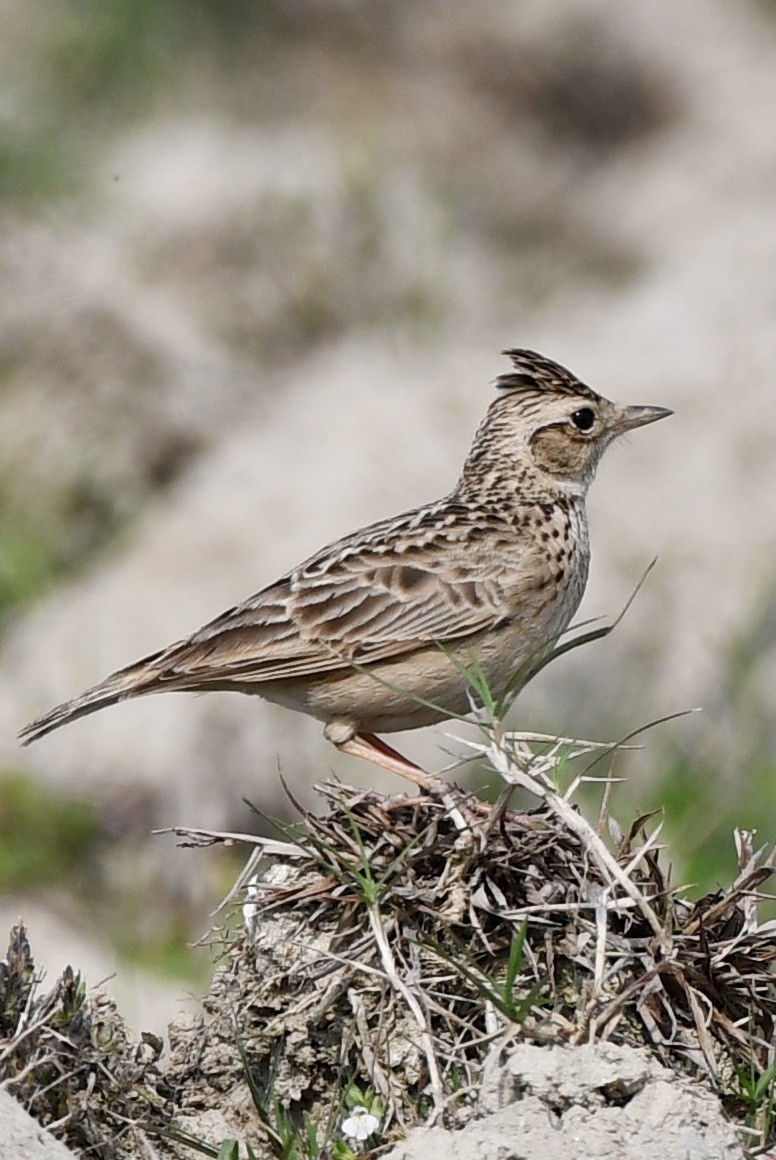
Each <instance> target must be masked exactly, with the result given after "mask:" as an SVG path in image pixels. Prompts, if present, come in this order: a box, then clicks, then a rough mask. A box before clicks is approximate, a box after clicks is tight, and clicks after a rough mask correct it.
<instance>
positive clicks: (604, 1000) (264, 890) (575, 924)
mask: <svg viewBox="0 0 776 1160" xmlns="http://www.w3.org/2000/svg"><path fill="white" fill-rule="evenodd" d="M529 740H530V743H529ZM593 748H594V747H592V746H588V745H586V744H585V743H578V742H573V743H565V742H555V743H551V742H549V741H548V739H542V740H538V739H536V738H531V739H528V738H527V737H526V735H521V736H517V735H515V734H506V733H503V732H500V733H499V735H498V736H497V737H493V736H490V737H489V738H487V739H486V741H485V743H484V744H483V746H482V749H483V751H484V752H483V756H484V757H485V758H486V759H487V761H488V762H489V764H490V766H491V768H492V769H494V770H497V771H498V772H499V774H500V775H501V777H502V779H503V782H504V785H505V790H504V793H503V794H502V795H501V797H500V799H499V801H498V802H496V804H495V805H488V804H485V803H483V802H481V801H479V800H478V799H476V798H474V797H472V796H471V795H469V794H467V793H465V792H464V791H462V790H459V789H456V788H453V787H450V786H445V787H442V786H441V784H440V786H439V787H436V786H434V787H432V788H430V789H429V790H427V791H423V792H420V793H417V794H415V793H413V794H412V795H407V794H397V795H390V796H387V795H383V794H379V793H377V792H375V791H361V790H355V789H352V788H349V787H347V786H343V785H341V784H332V783H329V784H326V785H324V786H322V787H321V789H320V792H321V794H322V795H323V798H324V799H325V803H326V810H325V812H324V814H323V816H316V815H313V814H310V813H304V812H303V814H302V823H301V825H300V826H298V827H297V828H296V830H295V832H294V834H293V835H292V834H289V833H287V834H285V835H284V839H285V840H283V841H270V840H267V839H259V838H251V837H248V836H246V835H214V834H209V833H207V832H203V831H198V832H193V831H185V832H184V833H183V839H184V841H187V842H197V843H205V844H206V843H209V842H213V841H221V840H226V839H228V840H230V841H233V840H235V838H241V839H244V840H245V841H246V842H251V843H254V844H255V847H256V848H255V850H254V851H253V852H252V854H251V857H250V859H249V862H248V865H247V867H246V870H245V872H244V874H243V876H242V878H241V882H240V883H239V884H238V886H237V888H236V892H235V893H236V896H239V898H240V900H241V902H242V910H243V913H242V919H243V921H242V922H241V923H240V929H239V931H238V933H237V934H234V933H232V934H230V935H227V934H225V933H223V932H222V935H221V938H220V943H221V948H220V949H221V954H222V960H221V963H220V966H219V968H218V970H217V972H216V975H215V978H214V980H213V984H212V987H211V991H210V994H209V996H208V997H207V1000H206V1011H207V1017H206V1018H205V1019H204V1020H201V1021H197V1020H191V1019H190V1020H189V1021H188V1022H186V1023H181V1024H179V1025H177V1026H173V1028H171V1029H170V1058H169V1060H168V1061H167V1062H166V1064H165V1066H164V1068H162V1067H161V1064H160V1062H159V1060H158V1058H157V1054H156V1053H154V1052H152V1055H151V1056H149V1055H148V1054H146V1055H145V1056H144V1055H143V1054H142V1047H143V1045H128V1043H127V1041H126V1037H124V1039H122V1033H121V1031H118V1032H116V1031H114V1032H112V1033H111V1035H112V1037H113V1041H112V1042H111V1043H110V1044H109V1045H107V1046H106V1045H105V1044H104V1043H101V1042H100V1039H99V1035H97V1036H95V1026H96V1024H95V1022H94V1016H93V1014H91V1012H89V1011H88V1010H87V1008H86V1006H85V1004H84V1002H83V1000H82V999H81V1000H80V1001H79V1000H77V999H76V998H74V996H75V995H76V994H77V993H79V987H78V983H77V980H76V979H75V978H74V977H71V983H70V987H69V989H68V986H66V985H65V986H64V988H63V982H62V981H60V984H59V990H57V991H56V995H55V994H54V993H53V992H52V996H49V997H47V998H46V999H43V1000H35V999H33V998H32V994H31V992H30V991H29V990H28V991H27V992H25V987H28V984H29V973H28V974H27V975H25V970H26V968H25V966H24V963H25V961H26V959H25V953H26V952H24V951H23V950H22V951H20V950H19V945H20V944H19V945H17V948H16V950H15V951H14V952H13V954H14V955H15V956H16V957H15V958H13V959H12V958H10V957H9V959H8V960H7V961H6V967H5V969H4V972H3V973H2V975H0V998H1V999H2V1012H1V1013H0V1018H1V1019H2V1021H3V1022H2V1027H3V1034H4V1035H5V1036H6V1041H5V1044H4V1046H3V1048H2V1054H1V1056H0V1057H1V1058H2V1060H3V1074H4V1076H5V1082H6V1084H7V1086H8V1087H9V1088H10V1090H11V1091H12V1092H13V1093H14V1094H15V1095H16V1096H17V1098H19V1099H20V1100H21V1101H22V1102H23V1103H25V1105H26V1106H28V1107H30V1109H31V1111H32V1112H33V1114H35V1115H36V1116H38V1118H39V1119H40V1120H41V1122H42V1123H44V1124H46V1125H48V1126H53V1127H54V1128H55V1130H56V1131H57V1132H58V1134H60V1135H62V1136H63V1138H64V1139H66V1140H67V1141H68V1142H76V1141H86V1140H88V1141H89V1142H90V1143H93V1144H95V1143H96V1141H97V1139H98V1137H99V1133H100V1131H103V1132H104V1133H105V1135H106V1138H107V1137H111V1139H112V1146H113V1148H114V1149H115V1150H114V1152H110V1151H105V1152H104V1153H103V1152H100V1153H98V1154H100V1155H103V1154H104V1155H106V1156H112V1155H116V1156H119V1155H122V1156H123V1155H127V1156H129V1155H140V1154H141V1153H140V1152H139V1151H138V1152H133V1151H131V1149H130V1147H129V1145H130V1141H131V1140H132V1139H133V1135H132V1134H133V1133H135V1134H137V1133H142V1134H143V1138H144V1139H145V1140H149V1139H152V1140H153V1141H154V1148H155V1150H156V1154H158V1155H159V1156H176V1157H183V1156H191V1155H192V1154H193V1153H192V1151H191V1149H192V1148H196V1149H197V1150H199V1151H200V1152H204V1153H205V1154H209V1155H213V1156H216V1155H220V1156H226V1155H229V1156H234V1157H237V1156H238V1155H239V1156H241V1157H242V1156H244V1155H246V1154H247V1155H249V1156H250V1155H255V1156H260V1157H265V1156H266V1157H286V1158H289V1160H293V1158H297V1160H306V1158H309V1160H314V1158H315V1157H321V1158H322V1157H324V1156H327V1155H329V1156H336V1157H342V1158H346V1157H349V1156H353V1155H355V1154H356V1153H358V1152H359V1150H361V1151H363V1150H364V1149H368V1148H371V1149H372V1150H371V1151H370V1153H369V1154H370V1155H378V1154H379V1153H380V1152H381V1151H382V1150H383V1149H384V1147H385V1146H386V1145H387V1144H388V1143H389V1142H390V1141H391V1140H392V1139H395V1138H397V1137H398V1136H401V1135H403V1134H404V1133H406V1131H407V1130H408V1129H409V1128H410V1127H412V1126H413V1125H414V1124H416V1123H418V1122H426V1123H429V1122H431V1123H440V1124H445V1125H447V1126H448V1127H453V1126H459V1125H462V1124H464V1123H465V1122H466V1121H467V1120H468V1119H470V1118H471V1117H473V1116H474V1115H476V1114H477V1094H478V1087H479V1084H480V1082H481V1078H482V1075H483V1069H484V1068H485V1067H486V1066H493V1065H494V1063H496V1064H497V1061H498V1059H499V1058H500V1056H501V1055H502V1054H503V1052H504V1051H505V1050H506V1049H507V1048H508V1046H509V1045H510V1043H511V1042H512V1041H513V1040H514V1039H515V1038H516V1037H522V1038H528V1039H530V1040H532V1041H533V1042H538V1043H545V1042H554V1043H557V1042H563V1043H567V1044H571V1045H573V1044H580V1043H586V1042H590V1041H596V1040H602V1039H609V1040H612V1041H614V1042H618V1043H627V1044H631V1045H639V1046H647V1047H648V1048H649V1049H650V1050H651V1051H652V1052H654V1054H655V1055H656V1056H657V1057H659V1059H660V1061H661V1062H662V1063H663V1064H664V1065H666V1066H669V1067H671V1068H673V1069H674V1070H676V1071H680V1072H683V1073H685V1074H691V1075H696V1076H700V1077H702V1078H703V1079H704V1080H705V1082H707V1083H709V1084H711V1085H712V1086H713V1088H714V1089H715V1090H716V1091H717V1092H718V1093H719V1094H720V1096H721V1098H724V1099H725V1100H726V1102H727V1106H728V1109H729V1111H730V1113H731V1114H732V1115H733V1116H734V1117H735V1118H736V1119H738V1120H742V1121H743V1120H746V1119H748V1120H749V1122H750V1126H751V1128H752V1137H751V1139H752V1141H753V1142H755V1141H756V1142H757V1143H760V1144H762V1145H764V1144H765V1143H766V1142H767V1140H768V1139H769V1137H770V1136H771V1135H772V1131H771V1126H770V1112H771V1108H770V1099H769V1098H768V1099H766V1094H767V1093H766V1086H767V1089H768V1090H770V1087H771V1086H772V1084H771V1083H770V1081H771V1080H772V1079H773V1069H772V1063H773V1039H774V1035H773V1032H774V1025H773V1015H774V1003H775V998H774V988H773V975H772V967H771V964H772V961H773V959H774V957H775V956H776V932H775V931H774V926H773V924H770V923H764V924H760V923H759V922H758V917H757V903H758V890H760V889H761V887H762V885H763V883H764V882H765V880H766V879H767V878H768V877H769V875H770V874H771V872H772V866H773V856H770V857H765V853H764V851H755V850H754V849H753V846H752V839H751V835H748V834H744V833H739V834H737V835H736V842H737V851H738V861H739V873H738V875H737V877H736V879H735V881H734V882H733V883H732V884H731V885H730V886H728V887H726V888H724V889H720V890H719V891H717V892H716V893H715V894H713V895H708V896H707V897H705V898H703V899H701V900H700V901H697V902H690V901H688V900H687V899H686V898H685V897H683V895H682V893H681V892H680V891H677V889H676V888H675V887H674V886H673V885H672V884H671V882H670V880H669V877H668V872H667V870H666V869H665V866H664V864H663V862H664V860H663V858H662V853H661V850H660V848H659V846H658V843H657V837H658V833H659V827H656V826H655V824H654V820H650V819H648V818H638V819H636V820H635V821H634V822H633V824H632V825H631V826H630V827H629V829H628V830H627V832H620V831H619V830H618V829H617V827H616V826H614V824H613V823H611V822H610V821H608V820H607V819H606V817H605V810H604V811H602V817H601V818H599V821H598V824H597V825H595V826H594V825H591V824H590V823H588V822H587V821H586V820H585V818H584V817H583V815H582V814H581V813H580V812H579V811H578V810H577V808H576V807H575V806H574V804H573V802H572V798H573V794H574V792H575V789H576V786H577V785H578V784H579V781H580V778H579V777H578V778H576V779H575V780H574V782H573V783H572V785H571V787H570V789H569V790H567V791H566V792H565V793H561V792H559V791H558V790H557V789H556V788H555V787H556V782H557V780H558V777H559V775H560V774H561V773H562V771H563V770H564V769H565V768H566V763H567V762H568V760H569V758H571V757H574V756H577V757H579V756H580V755H584V754H585V753H590V752H591V751H592V749H593ZM515 788H520V789H521V790H522V791H523V793H524V794H525V793H527V794H529V795H531V797H532V799H533V804H532V805H531V808H527V809H515V808H511V807H510V804H509V796H510V794H511V793H512V792H513V791H514V789H515ZM650 828H651V830H652V832H651V834H650V833H649V830H650ZM64 978H65V977H63V979H64ZM25 980H26V981H25ZM73 988H75V991H74V990H73ZM55 990H56V989H55ZM117 1026H120V1025H119V1024H117ZM148 1050H149V1048H148V1045H146V1051H148ZM133 1053H134V1054H133ZM138 1053H139V1054H138ZM133 1068H134V1069H135V1070H134V1072H133ZM766 1081H768V1083H767V1085H766ZM758 1085H759V1087H758ZM755 1089H757V1091H758V1092H759V1095H757V1098H755V1095H756V1091H755ZM117 1123H121V1124H122V1126H123V1128H124V1130H125V1133H126V1135H125V1139H126V1142H127V1150H125V1151H121V1147H123V1145H121V1144H120V1142H117V1141H116V1139H115V1134H116V1125H117ZM130 1126H131V1129H132V1131H131V1132H130V1131H129V1130H128V1129H129V1127H130ZM134 1138H136V1136H135V1137H134ZM367 1141H368V1142H367ZM133 1146H136V1145H133ZM229 1148H233V1151H231V1152H229V1151H228V1149H229ZM219 1149H220V1151H219ZM243 1149H251V1151H244V1150H243Z"/></svg>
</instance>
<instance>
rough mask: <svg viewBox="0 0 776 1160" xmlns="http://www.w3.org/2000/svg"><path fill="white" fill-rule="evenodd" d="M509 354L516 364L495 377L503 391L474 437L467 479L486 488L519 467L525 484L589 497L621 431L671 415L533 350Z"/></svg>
mask: <svg viewBox="0 0 776 1160" xmlns="http://www.w3.org/2000/svg"><path fill="white" fill-rule="evenodd" d="M504 354H506V355H508V357H509V358H510V359H511V360H512V365H513V367H514V369H513V370H512V371H510V372H508V373H507V374H504V375H500V376H499V378H498V379H497V380H496V387H497V390H498V397H497V398H496V399H495V400H494V401H493V403H491V405H490V408H489V409H488V412H487V414H486V416H485V418H484V420H483V422H482V424H481V425H480V428H479V430H478V432H477V434H476V436H475V439H474V443H473V445H472V449H471V451H470V453H469V456H468V458H467V460H466V464H465V466H464V473H463V477H462V483H464V482H466V481H468V482H469V483H471V484H474V483H476V480H477V479H478V478H479V479H480V480H481V481H482V483H483V484H485V485H486V486H487V483H488V482H495V479H494V477H493V473H494V471H497V470H498V467H499V465H500V467H501V471H502V472H503V471H504V470H506V471H510V472H517V475H518V478H519V482H520V483H524V484H526V485H527V484H529V482H533V483H534V484H535V485H538V486H539V487H540V488H542V487H543V486H547V487H549V488H550V489H555V490H559V491H564V492H568V493H575V494H578V495H584V494H585V492H586V491H587V489H588V487H589V486H590V483H591V482H592V479H593V476H594V475H595V471H596V468H597V466H598V463H599V461H600V459H601V456H602V455H603V453H604V451H605V450H606V448H607V447H608V446H609V444H610V443H611V442H612V441H613V440H614V439H616V438H617V437H618V435H624V434H625V433H626V432H627V431H633V430H635V428H637V427H644V426H646V424H647V423H655V422H656V421H657V420H658V419H663V418H665V417H666V416H667V415H670V414H672V412H671V411H669V410H668V409H667V408H666V407H632V406H624V405H622V404H619V403H612V402H610V400H609V399H605V398H603V396H602V395H598V394H596V392H595V391H593V390H591V389H590V387H588V386H586V385H585V384H584V383H582V382H580V380H579V379H577V378H576V377H575V376H574V375H572V374H571V373H570V371H567V370H566V369H565V368H564V367H562V366H560V365H559V364H558V363H555V362H552V361H551V360H550V359H548V358H544V357H543V356H542V355H540V354H536V353H535V352H534V351H530V350H507V351H504Z"/></svg>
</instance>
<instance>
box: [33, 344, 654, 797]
mask: <svg viewBox="0 0 776 1160" xmlns="http://www.w3.org/2000/svg"><path fill="white" fill-rule="evenodd" d="M505 353H506V354H508V355H509V357H510V359H511V360H512V364H513V370H512V371H510V372H509V373H508V374H505V375H502V376H501V377H500V378H499V379H497V381H496V386H497V389H498V395H497V397H496V399H495V400H494V401H493V402H492V403H491V405H490V408H489V410H488V412H487V414H486V416H485V418H484V420H483V422H482V424H481V425H480V428H479V430H478V431H477V434H476V436H475V438H474V443H473V444H472V448H471V450H470V452H469V455H468V457H467V459H466V462H465V463H464V467H463V472H462V474H461V478H460V479H459V481H458V483H457V484H456V486H455V487H454V488H453V490H452V491H451V492H450V494H449V495H448V496H446V497H445V498H444V499H440V500H437V501H436V502H435V503H430V504H427V505H425V506H423V507H419V508H415V509H414V510H412V511H409V512H405V513H404V514H403V515H399V516H395V517H394V518H393V519H387V520H381V521H379V522H378V523H375V524H371V525H369V526H368V527H366V528H362V529H360V530H359V531H357V532H353V533H352V534H351V535H349V536H345V537H344V538H343V539H341V540H337V541H335V542H334V543H332V544H329V545H328V546H327V547H325V548H323V549H322V550H321V551H320V552H318V553H317V554H316V555H314V556H311V557H310V558H309V559H308V560H306V561H305V562H304V563H302V564H300V565H299V567H298V568H295V569H294V570H293V571H292V572H289V573H288V575H286V576H283V577H282V578H281V579H280V580H278V581H276V582H275V583H274V584H271V585H270V586H269V587H267V588H264V589H262V591H261V592H259V593H257V594H256V595H255V596H251V597H249V599H248V600H246V601H244V602H243V603H242V604H238V605H236V606H235V607H234V608H230V609H229V610H228V611H227V612H224V613H223V614H222V615H221V616H219V617H217V619H216V620H213V621H211V622H210V623H209V624H206V625H205V626H204V627H203V628H200V629H199V630H198V631H197V632H195V633H194V634H193V635H192V636H190V637H188V638H187V639H185V640H182V641H178V642H177V643H176V644H173V645H170V646H169V647H168V648H166V649H163V650H162V651H161V652H158V653H154V654H153V655H152V656H149V657H146V658H145V659H144V660H141V661H138V662H137V663H136V664H133V665H130V666H129V667H128V668H125V669H121V670H120V671H119V672H117V673H114V674H113V675H112V676H110V677H108V678H107V679H106V680H105V681H103V682H102V683H101V684H99V685H96V686H95V687H94V688H92V689H89V690H88V691H87V692H85V693H83V694H82V695H81V696H80V697H76V698H75V699H74V700H72V701H67V702H66V703H64V704H63V705H60V706H58V707H57V708H55V709H52V710H51V711H50V712H49V713H47V714H45V716H43V717H41V718H39V719H38V720H37V721H34V722H33V723H32V724H31V725H28V726H27V727H26V728H25V729H23V730H22V732H21V734H20V736H21V738H22V740H23V742H24V744H27V743H29V742H30V741H34V740H36V739H37V738H38V737H42V736H43V735H44V734H46V733H49V732H50V731H51V730H52V729H57V728H58V727H59V726H60V725H64V724H66V723H67V722H68V721H73V720H75V719H76V718H77V717H82V716H84V715H85V714H87V713H92V712H94V711H95V710H97V709H100V708H103V707H104V706H106V705H111V704H114V703H115V702H116V701H121V700H124V699H126V698H129V697H137V696H140V695H142V694H145V693H158V692H164V691H176V690H193V691H202V690H208V689H231V690H235V691H238V692H242V693H255V694H258V695H259V696H262V697H264V698H266V699H267V700H269V701H274V702H276V703H278V704H281V705H286V706H288V707H289V708H292V709H297V710H299V711H300V712H303V713H308V714H311V715H312V716H314V717H317V718H319V719H320V720H322V721H323V722H325V726H324V732H325V734H326V736H327V737H328V738H329V740H330V741H332V742H333V743H334V744H335V745H337V746H338V747H339V748H340V749H343V750H345V751H346V752H350V753H355V754H359V755H361V756H365V757H368V758H370V759H371V760H373V761H376V762H377V763H378V764H380V765H384V766H386V767H387V768H390V769H394V770H395V771H396V772H400V773H403V774H404V775H405V776H408V777H410V778H412V779H414V780H423V778H422V776H421V775H420V772H419V771H418V770H417V767H415V766H413V765H412V763H411V762H408V761H407V760H406V759H405V758H403V757H401V755H399V754H397V753H396V752H395V751H394V750H392V749H390V747H389V746H387V745H386V744H385V743H384V742H381V741H379V740H378V739H377V738H376V737H374V736H373V735H374V734H375V733H387V732H392V731H394V730H401V729H413V728H417V727H419V726H423V725H429V724H432V723H433V722H435V721H439V720H441V719H443V717H444V716H445V714H446V713H448V712H452V713H466V712H467V711H468V709H469V707H470V693H471V686H470V684H469V683H468V682H467V680H466V677H465V676H464V675H463V673H462V672H461V666H462V665H471V664H472V663H473V662H476V664H477V665H478V666H479V668H480V669H481V671H482V673H483V674H484V675H485V677H486V678H487V680H488V683H489V685H490V687H491V689H492V690H493V692H494V693H495V695H497V696H500V695H502V694H503V692H504V691H505V690H506V689H507V688H508V687H511V683H512V682H513V681H514V678H515V674H517V673H519V672H520V670H521V669H522V668H523V667H525V666H526V665H527V664H528V663H529V662H530V661H531V660H532V659H534V658H536V657H537V656H538V655H540V654H541V651H542V650H543V649H546V648H547V647H548V646H551V645H552V643H553V642H554V641H555V640H556V639H557V637H558V635H559V634H560V633H561V632H563V630H564V629H565V628H566V627H567V626H568V624H569V621H570V620H571V618H572V616H573V615H574V613H575V611H576V609H577V607H578V605H579V602H580V600H581V598H582V593H583V592H584V589H585V584H586V581H587V572H588V563H589V557H590V548H589V541H588V530H587V516H586V512H585V496H586V494H587V490H588V488H589V486H590V483H591V482H592V479H593V476H594V474H595V470H596V467H597V466H598V462H599V460H600V458H601V455H602V454H603V452H604V451H605V449H606V447H607V446H608V445H609V443H611V441H612V440H613V439H615V438H616V437H617V436H618V435H620V434H622V433H624V432H626V431H630V430H633V429H634V428H636V427H641V426H644V425H645V424H647V423H653V422H655V421H656V420H657V419H661V418H663V417H664V416H666V415H670V414H671V412H670V411H668V410H666V409H665V408H662V407H624V406H619V405H618V404H616V403H611V402H609V401H608V400H607V399H604V398H602V397H601V396H600V395H597V394H596V393H595V392H594V391H592V390H591V389H590V388H589V387H587V386H585V385H584V384H583V383H581V382H579V380H578V379H576V378H575V377H574V376H573V375H572V374H570V373H569V372H568V371H567V370H565V369H564V368H563V367H561V366H559V365H558V364H557V363H554V362H552V361H550V360H549V359H546V358H543V357H542V356H541V355H538V354H536V353H534V352H532V351H525V350H510V351H506V352H505Z"/></svg>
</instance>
